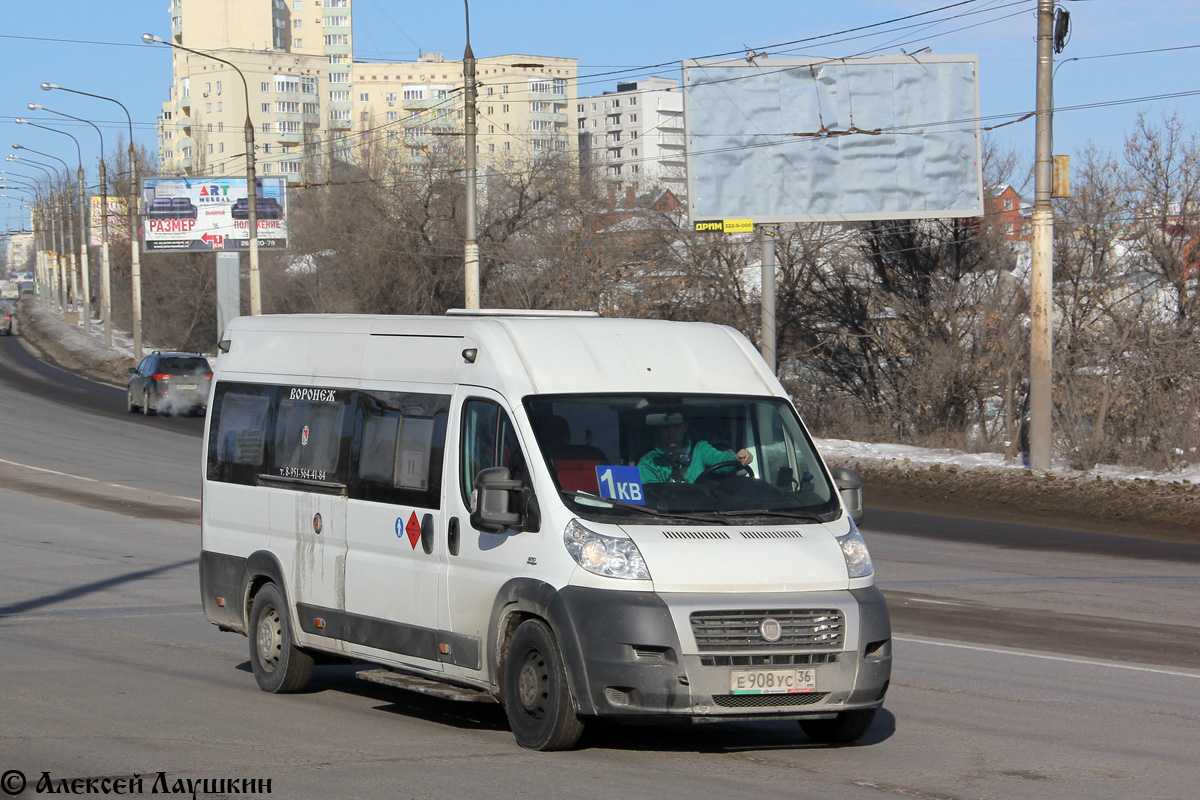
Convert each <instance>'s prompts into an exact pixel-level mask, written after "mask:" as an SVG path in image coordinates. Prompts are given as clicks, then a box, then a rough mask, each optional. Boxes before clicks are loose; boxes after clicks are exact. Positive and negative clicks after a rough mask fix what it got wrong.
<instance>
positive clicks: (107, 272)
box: [17, 103, 133, 347]
mask: <svg viewBox="0 0 1200 800" xmlns="http://www.w3.org/2000/svg"><path fill="white" fill-rule="evenodd" d="M29 110H30V111H47V112H49V113H51V114H57V115H58V116H60V117H66V118H67V119H73V120H75V121H76V122H86V123H87V124H88V125H91V126H92V127H93V128H94V129H95V131H96V135H97V136H99V137H100V209H101V211H100V265H101V272H100V302H101V304H102V305H103V306H104V346H105V347H112V267H111V265H110V264H109V260H108V173H107V172H106V171H105V168H104V133H103V132H101V130H100V127H99V126H98V125H96V123H94V122H92V121H91V120H87V119H83V118H82V117H76V116H72V115H71V114H65V113H63V112H62V111H55V110H54V109H53V108H46V107H45V106H41V105H38V104H37V103H30V104H29ZM17 122H18V123H19V124H22V125H34V124H35V123H32V122H29V121H28V120H24V119H19V118H18V119H17ZM36 127H39V128H40V127H42V126H41V125H36ZM130 235H133V231H130Z"/></svg>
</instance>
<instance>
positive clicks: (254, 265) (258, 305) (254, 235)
mask: <svg viewBox="0 0 1200 800" xmlns="http://www.w3.org/2000/svg"><path fill="white" fill-rule="evenodd" d="M142 41H143V42H145V43H146V44H165V45H166V46H167V47H173V48H175V49H176V50H182V51H184V52H185V53H192V54H193V55H197V56H200V57H201V58H211V59H212V60H213V61H219V62H221V63H222V64H225V65H227V66H230V67H232V68H233V71H234V72H236V73H237V74H238V77H239V78H241V79H242V90H243V91H244V92H245V95H246V125H245V128H246V195H247V196H246V202H247V203H248V204H249V209H248V211H249V218H248V219H247V223H246V224H247V227H248V228H249V229H250V230H249V234H250V314H251V315H255V316H257V315H258V314H261V313H262V293H261V291H260V290H259V278H258V181H257V179H256V178H255V175H254V122H253V121H252V120H251V119H250V84H248V83H246V76H245V75H244V74H242V70H241V69H239V68H238V65H237V64H234V63H233V62H232V61H226V60H225V59H223V58H220V57H218V56H214V55H212V54H211V53H203V52H201V51H199V50H193V49H191V48H190V47H184V46H183V45H181V44H176V43H175V42H168V41H167V40H165V39H163V38H161V37H158V36H155V35H154V34H152V33H143V34H142Z"/></svg>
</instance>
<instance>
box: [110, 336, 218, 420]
mask: <svg viewBox="0 0 1200 800" xmlns="http://www.w3.org/2000/svg"><path fill="white" fill-rule="evenodd" d="M129 373H130V374H129V388H128V403H129V405H128V408H129V412H130V413H131V414H132V413H135V412H137V411H141V412H142V413H143V414H145V415H146V416H153V415H154V414H164V415H166V414H189V413H190V414H196V413H201V412H203V411H204V409H205V408H207V407H208V389H209V386H210V385H211V384H212V367H211V366H209V363H208V359H207V358H205V357H204V356H202V355H200V354H198V353H177V352H167V353H163V352H159V351H157V350H156V351H154V352H153V353H151V354H149V355H148V356H146V357H145V358H143V359H142V363H140V364H138V365H137V366H136V367H130V368H129Z"/></svg>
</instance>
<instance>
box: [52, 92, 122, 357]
mask: <svg viewBox="0 0 1200 800" xmlns="http://www.w3.org/2000/svg"><path fill="white" fill-rule="evenodd" d="M54 89H58V90H59V91H63V92H70V93H71V94H81V95H83V96H85V97H94V98H96V99H97V100H107V101H108V102H110V103H116V104H117V105H119V106H120V107H121V110H122V111H124V112H125V120H126V121H127V122H128V123H129V261H130V273H131V276H132V282H133V287H132V293H133V297H132V305H133V357H134V359H135V360H137V361H139V362H140V361H141V360H142V260H141V243H140V242H139V241H138V238H139V236H140V234H141V229H140V226H139V225H138V219H139V217H140V215H141V211H142V209H141V195H142V193H141V192H140V191H139V187H138V174H137V150H136V149H135V148H134V146H133V117H132V116H130V114H129V109H128V108H126V107H125V104H124V103H122V102H121V101H120V100H115V99H113V98H111V97H105V96H104V95H101V94H92V93H91V92H81V91H79V90H78V89H68V88H66V87H65V86H59V85H57V84H54V83H43V84H42V90H43V91H46V92H49V91H52V90H54ZM107 212H108V209H105V213H106V214H107Z"/></svg>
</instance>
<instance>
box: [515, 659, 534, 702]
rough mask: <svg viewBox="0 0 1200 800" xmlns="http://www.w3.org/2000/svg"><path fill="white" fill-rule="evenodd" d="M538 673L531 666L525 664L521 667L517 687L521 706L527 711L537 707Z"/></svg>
mask: <svg viewBox="0 0 1200 800" xmlns="http://www.w3.org/2000/svg"><path fill="white" fill-rule="evenodd" d="M539 683H540V681H539V680H538V671H537V669H535V668H534V665H533V664H530V663H526V664H524V665H522V666H521V674H520V676H519V677H518V679H517V687H518V689H519V690H520V693H521V705H523V706H525V708H527V709H531V710H532V709H534V708H536V707H537V701H538V694H539V693H538V684H539Z"/></svg>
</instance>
